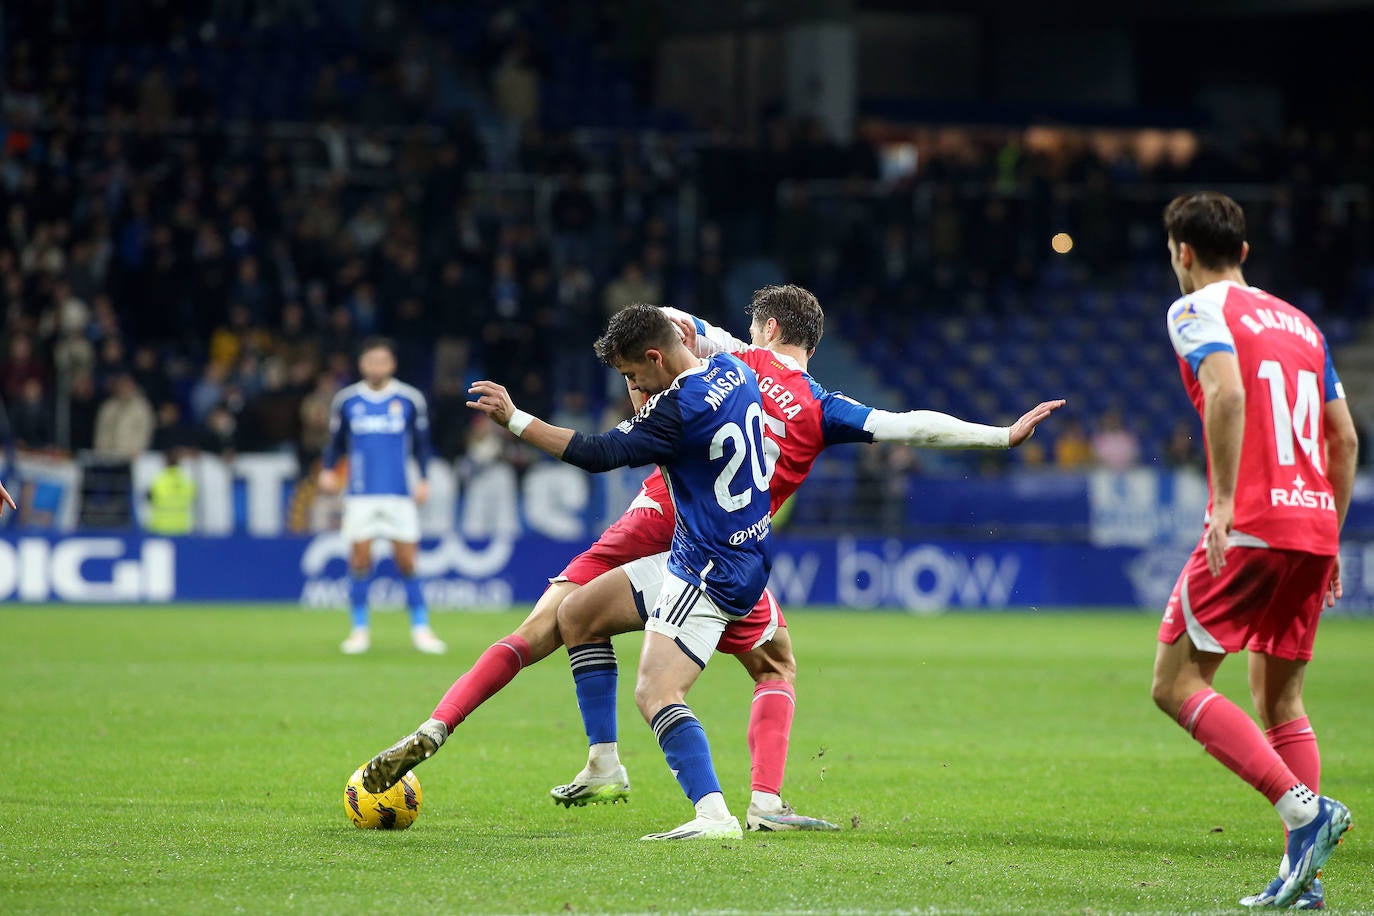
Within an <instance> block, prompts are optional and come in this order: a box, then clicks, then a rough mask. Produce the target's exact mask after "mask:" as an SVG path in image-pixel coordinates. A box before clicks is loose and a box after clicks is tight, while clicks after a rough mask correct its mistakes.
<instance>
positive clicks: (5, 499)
mask: <svg viewBox="0 0 1374 916" xmlns="http://www.w3.org/2000/svg"><path fill="white" fill-rule="evenodd" d="M0 503H4V506H9V507H10V508H11V509H13V510H14V511H16V512H18V511H19V505H18V504H17V503H15V501H14V497H13V496H11V495H10V491H9V490H6V489H5V485H4V484H3V483H0ZM4 506H0V512H4V511H5V508H4Z"/></svg>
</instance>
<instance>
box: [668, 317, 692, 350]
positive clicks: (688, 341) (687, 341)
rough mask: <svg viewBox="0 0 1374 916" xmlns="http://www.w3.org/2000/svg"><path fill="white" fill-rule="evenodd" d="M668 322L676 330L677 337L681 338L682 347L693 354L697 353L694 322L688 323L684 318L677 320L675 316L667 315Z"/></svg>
mask: <svg viewBox="0 0 1374 916" xmlns="http://www.w3.org/2000/svg"><path fill="white" fill-rule="evenodd" d="M668 320H669V321H671V322H672V323H673V327H675V328H677V333H678V336H679V337H681V338H682V345H683V346H684V347H686V348H687V349H689V350H691V351H692V352H693V353H695V352H697V326H696V323H695V322H692V321H688V320H687V319H686V318H679V317H678V316H677V315H669V316H668Z"/></svg>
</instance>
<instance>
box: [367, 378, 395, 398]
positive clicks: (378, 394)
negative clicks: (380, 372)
mask: <svg viewBox="0 0 1374 916" xmlns="http://www.w3.org/2000/svg"><path fill="white" fill-rule="evenodd" d="M395 393H396V380H395V379H392V380H391V381H389V382H387V383H386V384H385V385H383V386H382V388H381V390H380V391H374V390H372V388H370V387H368V384H367V382H359V383H358V396H359V397H361V398H363V399H364V400H368V401H385V400H386V399H387V398H389V397H391V396H392V395H393V394H395Z"/></svg>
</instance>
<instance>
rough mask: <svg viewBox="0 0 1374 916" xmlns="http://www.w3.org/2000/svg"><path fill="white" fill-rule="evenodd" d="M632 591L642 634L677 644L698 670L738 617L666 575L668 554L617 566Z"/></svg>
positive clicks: (691, 584) (695, 587)
mask: <svg viewBox="0 0 1374 916" xmlns="http://www.w3.org/2000/svg"><path fill="white" fill-rule="evenodd" d="M620 568H621V569H623V570H625V575H626V577H628V578H629V580H630V585H631V586H632V587H633V588H634V592H635V601H636V602H637V603H638V604H639V605H640V607H639V612H640V614H642V615H644V617H645V620H644V631H645V632H646V633H658V634H660V635H663V636H666V637H668V638H669V639H671V640H672V641H673V642H675V643H677V645H678V648H679V649H681V650H682V651H683V652H685V653H686V654H687V657H688V658H690V659H691V660H692V661H694V662H696V663H697V664H698V665H700V666H701V667H702V668H705V667H706V662H707V661H708V660H709V659H710V658H711V653H713V652H715V651H716V645H717V644H718V643H719V642H720V637H721V634H722V633H724V632H725V625H726V624H728V623H730V622H731V621H734V620H739V619H740V618H739V617H738V616H736V615H734V614H727V613H725V612H724V611H722V610H721V609H720V608H718V607H716V603H715V602H714V601H712V600H711V596H710V595H708V594H706V592H705V591H704V590H703V589H702V588H701V584H700V583H695V582H685V581H683V580H682V579H680V578H678V577H677V576H675V575H673V574H672V573H670V572H668V554H666V553H660V554H657V555H655V556H652V557H645V558H644V559H642V560H635V561H634V562H632V563H626V564H625V565H624V566H622V567H620Z"/></svg>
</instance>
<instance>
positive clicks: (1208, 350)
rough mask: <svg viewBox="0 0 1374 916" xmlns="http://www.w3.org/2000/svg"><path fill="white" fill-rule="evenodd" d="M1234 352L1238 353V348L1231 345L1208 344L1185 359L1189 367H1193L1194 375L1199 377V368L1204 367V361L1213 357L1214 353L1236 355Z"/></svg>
mask: <svg viewBox="0 0 1374 916" xmlns="http://www.w3.org/2000/svg"><path fill="white" fill-rule="evenodd" d="M1234 352H1236V348H1235V347H1233V346H1231V345H1230V344H1224V343H1207V344H1203V345H1202V346H1200V347H1198V348H1197V349H1196V350H1193V351H1191V352H1190V353H1189V354H1188V355H1187V356H1186V357H1184V358H1185V359H1186V360H1188V365H1189V366H1191V367H1192V370H1193V375H1197V370H1198V367H1199V366H1201V365H1202V361H1203V360H1204V359H1206V358H1207V357H1209V356H1211V355H1212V354H1213V353H1234Z"/></svg>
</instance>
